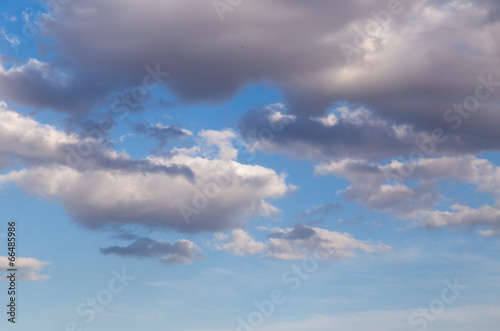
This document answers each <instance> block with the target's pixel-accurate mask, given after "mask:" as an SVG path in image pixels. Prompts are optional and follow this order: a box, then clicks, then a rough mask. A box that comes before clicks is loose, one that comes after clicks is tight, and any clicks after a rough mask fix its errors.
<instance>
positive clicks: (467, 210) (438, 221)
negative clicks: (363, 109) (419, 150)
mask: <svg viewBox="0 0 500 331" xmlns="http://www.w3.org/2000/svg"><path fill="white" fill-rule="evenodd" d="M316 172H317V173H318V174H323V175H324V174H328V173H331V174H334V175H336V176H339V177H343V178H347V179H348V180H349V181H350V182H351V185H350V186H349V187H348V188H347V189H346V190H344V196H345V197H346V198H347V199H349V200H354V201H358V202H360V203H361V204H363V205H365V206H367V207H369V208H371V209H373V210H379V211H386V212H390V213H392V214H394V215H396V216H398V217H400V218H403V219H411V220H414V221H415V222H416V223H417V224H419V225H421V226H425V227H430V228H437V227H443V226H450V227H459V228H471V227H475V226H490V227H493V229H494V230H495V231H496V230H498V228H500V210H499V209H498V202H499V201H500V200H499V199H500V189H499V187H500V185H499V184H500V169H499V168H498V167H497V166H495V165H494V164H492V163H491V162H490V161H487V160H484V159H480V158H477V157H475V156H461V157H442V158H437V159H420V160H418V161H415V160H413V161H408V162H404V163H403V162H399V161H396V160H393V161H392V162H390V163H388V164H385V165H379V164H376V163H370V162H367V161H360V160H349V159H346V160H342V161H332V162H329V163H326V164H323V165H320V166H317V167H316ZM443 179H453V180H456V181H458V182H462V183H470V184H473V185H476V187H477V189H478V191H481V192H486V193H489V194H490V195H491V196H492V197H493V198H494V199H495V201H496V203H495V205H492V206H490V205H484V206H481V207H479V208H471V207H469V206H463V205H458V204H453V205H451V206H449V210H433V208H434V207H435V206H436V205H437V204H438V203H439V202H441V201H440V198H441V194H440V192H439V188H438V185H437V184H436V183H437V181H439V180H443ZM486 233H488V232H486ZM483 234H484V232H483Z"/></svg>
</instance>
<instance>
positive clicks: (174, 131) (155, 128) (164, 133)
mask: <svg viewBox="0 0 500 331" xmlns="http://www.w3.org/2000/svg"><path fill="white" fill-rule="evenodd" d="M132 127H133V129H134V131H135V132H136V133H137V134H141V135H144V136H146V137H147V138H149V139H155V140H157V141H158V143H159V148H160V149H164V148H165V147H166V146H167V143H168V142H169V141H170V140H172V139H178V138H185V137H188V136H192V135H193V133H192V132H191V131H189V130H186V129H183V128H181V127H178V126H176V125H162V124H160V123H157V124H156V125H151V124H146V123H134V124H133V125H132Z"/></svg>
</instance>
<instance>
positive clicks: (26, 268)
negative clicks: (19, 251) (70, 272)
mask: <svg viewBox="0 0 500 331" xmlns="http://www.w3.org/2000/svg"><path fill="white" fill-rule="evenodd" d="M49 264H50V263H49V262H42V261H39V260H37V259H34V258H31V257H17V258H16V268H17V279H18V280H21V281H33V282H40V281H44V280H46V279H49V278H50V276H47V275H44V274H41V273H40V272H39V271H40V270H42V268H43V267H44V266H47V265H49ZM8 268H10V267H9V259H8V257H7V256H0V269H1V270H2V271H5V270H6V269H8ZM7 274H8V272H7ZM2 278H3V279H2V280H5V278H4V277H2Z"/></svg>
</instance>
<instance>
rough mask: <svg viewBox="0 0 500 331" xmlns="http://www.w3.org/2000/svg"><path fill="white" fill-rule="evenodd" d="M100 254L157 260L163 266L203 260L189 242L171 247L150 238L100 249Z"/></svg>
mask: <svg viewBox="0 0 500 331" xmlns="http://www.w3.org/2000/svg"><path fill="white" fill-rule="evenodd" d="M101 253H102V254H104V255H110V254H114V255H119V256H123V257H138V258H152V259H158V260H159V261H160V262H162V263H165V264H191V263H192V262H193V261H194V260H199V259H203V255H201V253H200V249H199V248H198V246H196V245H195V244H194V243H193V242H191V241H189V240H178V241H176V242H175V243H174V244H173V245H172V244H171V243H169V242H164V241H156V240H153V239H151V238H136V239H135V240H134V241H133V242H132V243H131V244H129V245H127V246H110V247H105V248H101Z"/></svg>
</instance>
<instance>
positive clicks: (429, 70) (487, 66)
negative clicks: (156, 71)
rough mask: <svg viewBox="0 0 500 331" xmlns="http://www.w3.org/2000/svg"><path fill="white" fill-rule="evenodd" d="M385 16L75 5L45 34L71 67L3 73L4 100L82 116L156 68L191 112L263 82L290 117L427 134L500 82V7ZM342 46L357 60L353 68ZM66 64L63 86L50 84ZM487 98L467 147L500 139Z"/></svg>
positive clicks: (277, 6) (303, 9)
mask: <svg viewBox="0 0 500 331" xmlns="http://www.w3.org/2000/svg"><path fill="white" fill-rule="evenodd" d="M386 6H387V5H386V4H385V3H384V4H381V3H380V2H379V1H375V0H370V1H364V0H356V1H350V2H349V3H348V4H345V3H342V4H341V3H338V2H332V1H327V0H317V1H314V2H313V3H312V4H310V3H307V4H305V3H301V2H300V1H284V0H278V1H274V2H273V4H272V5H269V3H268V2H266V1H261V0H256V1H252V2H248V3H246V4H245V5H244V6H242V7H239V8H238V10H234V11H231V12H230V13H226V14H227V15H226V16H228V17H227V18H226V19H225V20H224V22H220V20H219V18H218V16H217V13H216V11H215V10H214V8H213V4H212V3H211V2H206V1H201V0H196V1H194V2H190V3H189V5H188V4H187V3H185V1H182V0H175V1H170V2H169V3H163V2H158V1H154V0H147V1H144V2H142V3H141V5H140V10H137V5H136V3H135V2H134V1H131V0H127V1H120V2H118V1H114V0H104V1H103V0H90V1H85V2H84V3H82V2H71V3H68V4H65V5H64V6H61V7H60V8H59V11H58V12H57V13H56V17H55V19H52V20H49V22H48V23H47V24H45V25H44V26H43V28H42V32H43V34H44V35H46V36H48V37H49V38H51V40H53V41H54V43H53V44H54V46H53V47H54V48H55V50H56V51H59V52H60V53H61V54H62V56H61V58H62V59H64V61H63V60H56V61H57V62H54V63H51V64H41V63H42V62H40V61H38V62H35V61H34V60H32V61H31V62H30V63H27V64H25V65H23V66H21V67H19V68H17V69H15V70H13V71H12V72H8V71H5V70H4V72H3V73H2V76H3V79H2V82H3V83H2V87H3V89H2V91H5V92H4V94H5V95H4V97H5V98H8V99H11V100H16V101H17V102H19V103H22V104H25V105H26V104H30V105H32V106H35V105H37V106H38V108H46V107H53V108H54V109H58V110H61V111H68V112H76V113H82V112H83V109H85V108H89V107H91V106H92V105H93V104H96V103H99V102H102V99H103V98H105V97H106V96H108V95H109V94H110V93H113V92H116V91H117V90H120V89H124V88H132V87H134V86H137V85H140V84H142V82H143V79H144V77H145V75H146V74H147V71H146V68H147V67H148V66H149V67H150V68H155V67H156V66H158V67H159V68H160V70H161V71H168V72H170V73H171V75H170V76H169V79H168V80H167V79H165V80H163V81H162V82H161V85H162V86H163V87H165V88H167V89H168V90H169V91H170V92H172V93H173V94H175V96H176V97H178V98H179V99H180V100H182V101H184V102H187V103H192V102H196V101H218V100H227V99H228V98H230V97H231V96H232V95H234V94H235V93H236V92H237V91H238V90H239V88H241V87H243V86H245V85H248V84H251V83H256V82H260V81H262V80H268V81H271V82H273V83H274V84H275V85H276V86H278V87H279V88H280V89H281V91H282V92H283V94H284V95H285V97H286V102H287V104H288V105H289V109H290V111H291V112H293V113H295V114H306V115H309V116H311V115H315V116H321V115H322V114H324V112H325V111H326V110H327V109H328V107H330V106H331V105H333V104H335V103H338V102H345V103H349V104H362V105H364V106H365V107H366V108H367V109H370V110H371V111H373V112H375V113H376V114H377V115H380V116H382V117H383V118H384V119H390V120H391V121H395V122H396V123H397V124H398V125H399V124H401V125H405V124H407V125H414V126H415V128H416V130H417V131H420V130H424V129H425V130H427V131H430V130H432V129H433V128H434V127H436V126H441V125H443V113H444V112H445V110H447V109H449V108H450V107H452V106H453V104H454V103H461V102H462V101H463V100H464V99H465V98H466V97H467V96H469V95H474V93H475V89H476V85H477V84H478V77H479V76H483V77H488V75H490V74H491V75H492V76H491V77H492V78H493V80H494V81H498V80H499V78H498V77H500V69H498V66H497V65H496V63H497V48H498V45H499V42H500V40H499V38H498V37H497V36H498V35H499V34H498V32H499V29H500V27H499V24H498V19H499V15H498V13H499V12H500V9H499V8H500V5H499V4H498V2H495V1H492V0H483V1H472V0H459V1H455V0H448V1H446V0H429V1H425V2H422V1H403V2H402V4H401V8H399V9H398V10H396V11H395V13H394V14H393V15H391V18H392V19H391V21H390V22H388V24H383V26H377V23H373V22H375V20H374V17H373V14H372V12H380V11H383V10H385V11H387V8H386ZM110 13H113V15H110ZM275 13H282V15H279V16H276V15H275ZM229 15H230V17H229ZM123 18H126V19H123ZM299 21H300V22H311V21H314V22H316V24H314V25H311V26H301V25H297V22H299ZM370 21H371V23H370V24H372V26H371V28H370V25H368V22H370ZM373 24H375V25H376V26H375V27H373ZM249 26H251V27H252V33H249V30H248V27H249ZM360 31H362V32H360ZM124 34H125V35H127V40H126V41H124V40H123V38H122V36H123V35H124ZM343 44H349V45H350V46H351V47H352V48H353V49H355V54H354V56H352V57H351V56H347V58H346V56H345V54H344V52H343V51H342V49H341V47H340V45H343ZM103 45H106V47H103ZM67 59H70V61H68V60H67ZM69 62H71V63H72V67H71V69H72V72H71V73H69V74H68V77H67V78H65V79H63V78H61V77H56V78H57V79H56V80H54V79H53V78H54V77H53V76H52V77H50V76H49V75H48V74H47V73H48V72H49V71H52V72H57V70H56V69H57V68H61V67H62V66H64V65H66V66H68V65H67V63H69ZM47 66H48V67H47ZM49 69H50V70H49ZM66 71H67V70H66ZM97 82H106V84H109V85H106V86H100V85H96V84H98V83H97ZM99 84H100V83H99ZM20 85H22V86H21V87H22V88H19V86H20ZM496 87H498V86H496ZM76 91H79V95H80V99H78V95H77V93H76ZM482 91H483V95H484V93H489V92H488V91H487V90H486V89H483V90H482ZM489 94H490V96H489V97H488V98H487V99H486V100H483V101H482V102H481V107H480V111H478V112H476V113H475V114H474V116H473V117H471V118H470V119H469V120H467V121H466V122H464V125H463V127H462V128H461V132H462V133H463V134H464V135H465V136H468V135H472V136H473V135H474V133H478V132H480V133H481V134H482V135H483V136H484V137H490V138H492V137H497V135H498V130H497V128H498V125H499V119H498V117H497V116H495V114H496V113H497V111H498V105H497V103H498V101H499V98H500V96H499V94H498V93H489ZM478 128H481V130H478ZM489 141H492V139H488V140H485V141H484V143H485V144H486V145H488V144H489Z"/></svg>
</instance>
